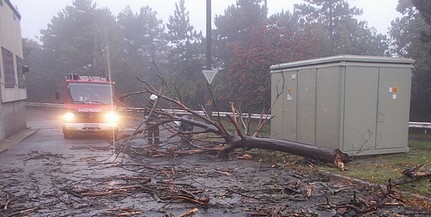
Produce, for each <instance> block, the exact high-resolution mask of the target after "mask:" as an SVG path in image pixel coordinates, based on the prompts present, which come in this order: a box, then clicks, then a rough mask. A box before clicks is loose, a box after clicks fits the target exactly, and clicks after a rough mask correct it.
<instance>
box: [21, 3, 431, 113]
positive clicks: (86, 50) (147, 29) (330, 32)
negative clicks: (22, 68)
mask: <svg viewBox="0 0 431 217" xmlns="http://www.w3.org/2000/svg"><path fill="white" fill-rule="evenodd" d="M412 1H414V0H412ZM263 2H264V1H263V0H237V2H236V4H234V5H230V6H228V7H227V8H226V9H225V11H224V14H222V15H218V16H216V17H215V18H214V24H215V25H214V27H213V30H212V40H213V42H212V45H213V47H212V52H213V53H212V56H213V57H212V62H213V68H219V69H220V72H219V73H218V74H217V76H216V77H215V79H214V81H213V83H212V85H211V89H212V91H213V93H214V96H215V99H216V101H217V105H218V108H219V109H221V110H225V109H226V106H228V105H229V103H230V102H234V103H235V105H236V107H237V108H239V109H240V110H241V111H243V112H261V111H262V109H267V108H268V107H269V105H270V103H271V102H270V98H271V97H270V89H271V87H270V74H269V66H270V65H273V64H277V63H281V62H291V61H298V60H306V59H312V58H318V57H325V56H332V55H339V54H352V55H377V56H401V57H408V58H414V59H415V60H416V61H417V64H416V69H415V72H414V77H413V89H412V109H411V111H412V115H411V117H412V119H415V120H429V119H430V118H431V113H430V112H428V111H427V108H429V107H430V104H431V100H430V93H431V87H430V86H429V85H428V84H430V82H431V74H430V73H429V69H430V66H429V64H431V61H429V60H428V59H429V58H430V51H431V49H429V43H430V41H431V37H430V34H429V30H430V22H429V19H424V18H426V17H427V15H426V14H425V15H424V13H422V15H421V13H419V11H429V9H430V5H429V4H427V1H426V0H422V1H421V0H416V1H415V5H414V4H413V3H412V2H411V1H410V0H400V1H399V5H398V7H397V10H398V11H399V12H401V13H402V14H403V16H402V17H401V18H399V19H396V20H394V21H393V23H392V27H391V30H390V35H389V36H387V35H383V34H379V33H377V31H376V30H375V29H374V28H370V27H368V24H367V23H366V22H364V21H359V20H358V19H356V18H355V17H356V16H357V15H360V14H362V10H361V9H359V8H355V7H351V6H350V5H349V3H348V1H346V0H332V1H327V0H304V2H303V3H302V4H299V5H295V7H294V10H293V11H292V12H291V11H283V12H281V13H278V14H273V15H268V13H267V9H266V8H265V6H264V4H263ZM424 2H425V3H424ZM202 7H203V9H205V7H204V5H202ZM420 7H422V8H424V9H421V8H420ZM418 9H419V10H418ZM382 10H383V9H382ZM172 14H173V15H171V16H170V17H169V20H168V22H167V23H163V22H162V20H161V19H159V18H158V17H157V12H156V11H154V10H153V9H152V8H150V7H149V6H145V5H143V6H142V7H141V8H140V9H139V11H137V12H134V11H132V10H131V9H130V8H128V7H127V8H125V9H124V10H123V11H121V12H120V13H119V14H118V15H114V14H112V13H111V11H110V10H109V9H108V8H98V7H97V5H96V4H95V3H94V2H92V0H75V1H73V3H72V5H70V6H67V7H65V8H64V9H63V10H62V11H60V12H58V13H57V15H55V16H53V17H52V19H51V23H49V24H48V27H47V28H46V29H43V30H41V37H40V42H37V41H34V40H29V39H24V57H25V61H26V64H28V65H29V66H30V69H31V73H28V74H27V75H26V83H27V91H28V100H29V101H35V102H56V100H55V97H54V96H55V94H54V93H55V92H56V91H59V92H61V90H62V80H63V79H64V77H65V76H66V75H67V74H68V73H77V74H81V75H99V76H103V75H111V77H112V79H113V80H114V81H115V82H116V84H117V85H116V87H117V92H119V93H120V94H121V93H129V92H133V91H139V90H141V89H142V84H141V82H139V81H138V80H137V79H136V78H137V77H138V78H140V79H142V80H145V81H146V82H149V83H151V84H152V85H154V86H155V87H156V88H159V87H161V86H162V81H163V82H166V83H165V84H166V85H167V88H166V87H165V89H162V91H163V92H164V93H165V94H167V95H171V96H176V97H180V98H181V100H182V101H183V102H184V103H185V104H187V105H188V106H190V107H191V108H195V109H199V108H200V105H202V104H204V103H205V102H204V101H205V92H206V88H207V84H206V80H205V78H204V76H203V75H202V72H201V71H202V69H204V67H205V53H206V39H205V37H204V36H203V34H202V32H198V31H196V30H195V29H194V27H193V26H192V25H191V24H190V21H189V15H188V11H187V9H186V8H185V4H184V0H179V1H178V2H177V3H176V7H175V11H173V12H172ZM428 18H429V14H428ZM160 78H163V79H160ZM136 100H137V101H139V100H142V99H139V98H137V99H136ZM131 105H133V104H131Z"/></svg>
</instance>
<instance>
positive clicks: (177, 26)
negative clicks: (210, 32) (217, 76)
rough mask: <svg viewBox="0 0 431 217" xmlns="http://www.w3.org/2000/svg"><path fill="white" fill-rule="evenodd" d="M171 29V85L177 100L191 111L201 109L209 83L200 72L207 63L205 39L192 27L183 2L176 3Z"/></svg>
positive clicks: (169, 66) (169, 53)
mask: <svg viewBox="0 0 431 217" xmlns="http://www.w3.org/2000/svg"><path fill="white" fill-rule="evenodd" d="M166 27H167V29H168V35H167V36H168V40H169V42H170V43H169V44H170V46H169V51H168V60H169V61H168V62H169V64H168V66H167V69H168V70H169V77H168V80H169V84H170V86H172V88H173V89H175V90H176V92H177V95H178V97H180V99H181V100H182V101H183V102H184V103H185V104H187V105H189V106H190V107H192V108H195V109H199V105H200V104H202V102H203V101H204V97H205V91H206V83H205V78H204V76H203V75H202V73H201V71H202V69H203V66H204V63H205V50H204V47H205V45H204V38H203V36H202V33H201V32H199V33H198V32H197V31H196V30H195V29H194V27H193V26H192V25H191V24H190V19H189V13H188V11H187V10H186V8H185V4H184V0H180V1H179V3H177V4H175V11H174V15H173V16H170V17H169V23H167V24H166Z"/></svg>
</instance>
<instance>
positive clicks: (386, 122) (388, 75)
mask: <svg viewBox="0 0 431 217" xmlns="http://www.w3.org/2000/svg"><path fill="white" fill-rule="evenodd" d="M410 84H411V70H410V69H406V68H389V67H386V68H381V69H380V78H379V108H378V119H377V139H376V145H377V146H376V149H393V148H405V147H407V140H408V124H409V112H410Z"/></svg>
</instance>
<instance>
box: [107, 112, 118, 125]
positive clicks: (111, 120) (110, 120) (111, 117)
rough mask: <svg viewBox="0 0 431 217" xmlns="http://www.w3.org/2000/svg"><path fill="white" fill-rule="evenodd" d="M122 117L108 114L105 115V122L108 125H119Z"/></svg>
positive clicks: (113, 113) (111, 113)
mask: <svg viewBox="0 0 431 217" xmlns="http://www.w3.org/2000/svg"><path fill="white" fill-rule="evenodd" d="M119 120H120V117H119V116H118V114H117V113H115V112H108V113H106V114H105V121H106V122H108V123H117V122H118V121H119Z"/></svg>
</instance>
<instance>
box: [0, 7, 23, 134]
mask: <svg viewBox="0 0 431 217" xmlns="http://www.w3.org/2000/svg"><path fill="white" fill-rule="evenodd" d="M20 21H21V15H20V14H19V13H18V11H17V10H16V8H15V7H14V6H13V5H12V3H11V2H10V1H9V0H0V49H1V51H0V52H1V53H0V140H3V139H5V138H8V137H10V136H11V135H14V134H16V133H18V132H20V131H23V130H24V129H26V127H27V125H26V120H25V102H24V100H25V99H26V98H27V92H26V87H25V75H24V73H25V71H26V70H25V68H24V64H23V47H22V38H21V25H20Z"/></svg>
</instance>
